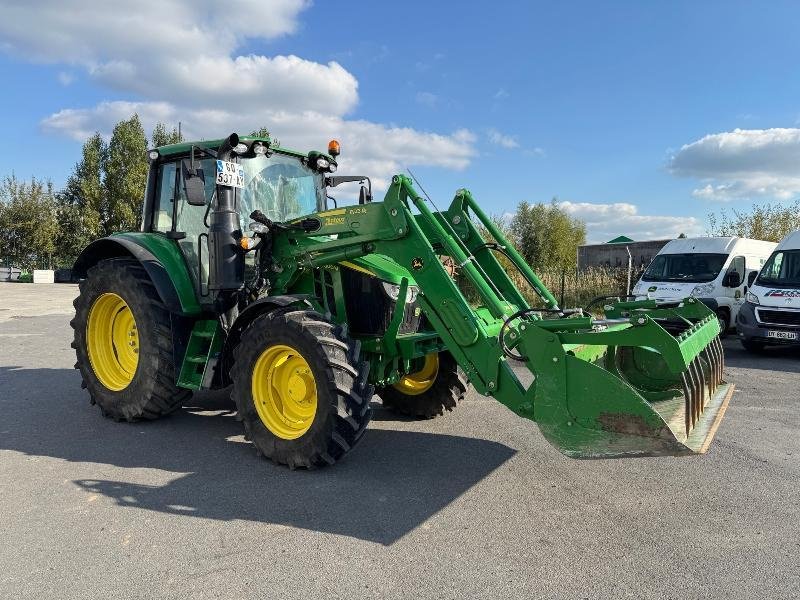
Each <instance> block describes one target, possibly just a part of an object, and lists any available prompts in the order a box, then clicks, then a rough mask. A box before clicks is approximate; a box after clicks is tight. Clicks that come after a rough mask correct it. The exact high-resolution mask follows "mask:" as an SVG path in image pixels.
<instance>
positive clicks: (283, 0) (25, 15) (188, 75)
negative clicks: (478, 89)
mask: <svg viewBox="0 0 800 600" xmlns="http://www.w3.org/2000/svg"><path fill="white" fill-rule="evenodd" d="M310 5H311V2H310V0H229V1H228V2H225V3H221V2H219V1H218V0H140V1H139V2H137V3H135V7H134V5H132V4H131V3H130V2H129V1H128V0H84V1H83V2H80V3H78V4H77V5H75V6H72V7H70V9H69V10H65V9H64V6H63V2H62V1H61V0H31V1H29V2H26V3H19V4H14V5H12V6H5V7H4V9H3V19H2V20H0V49H2V50H4V51H6V52H10V53H13V54H15V55H16V56H18V57H21V58H23V59H26V60H33V61H38V62H45V63H51V64H59V65H62V64H63V65H67V66H69V68H70V70H71V71H73V72H74V71H76V70H81V71H83V72H84V73H85V74H86V75H87V77H88V78H89V79H91V80H94V81H95V82H96V83H98V84H101V85H104V86H107V87H109V88H113V89H114V90H117V91H118V92H121V93H123V94H128V95H129V96H130V97H135V98H137V100H136V101H114V102H101V103H100V104H98V105H96V106H94V107H79V108H65V109H62V110H60V111H58V112H56V113H54V114H52V115H50V116H48V117H46V118H44V119H43V121H42V127H43V129H44V130H45V131H49V132H55V133H59V134H62V135H67V136H70V137H72V138H74V139H78V140H83V139H85V138H86V137H87V136H89V135H91V133H93V132H94V131H100V132H101V133H104V134H106V135H108V134H109V133H110V129H111V127H112V126H113V124H114V123H115V122H116V121H118V120H120V119H123V118H127V117H129V116H130V115H131V114H132V113H133V112H134V111H135V112H138V114H139V116H140V117H141V119H142V121H143V123H144V125H145V128H146V129H147V130H149V129H150V128H151V127H152V125H153V124H155V122H157V121H166V122H168V123H171V124H175V123H177V121H181V122H182V124H183V130H184V131H185V132H186V135H187V136H188V137H190V138H206V139H209V138H212V137H217V136H220V137H221V136H224V135H227V134H228V133H230V132H231V131H239V132H245V133H246V132H249V131H251V130H252V129H255V128H258V127H261V126H266V127H268V128H269V129H270V130H271V131H273V132H274V133H275V134H276V135H277V137H278V138H279V139H281V140H282V141H284V142H285V143H286V145H287V146H290V147H296V148H298V149H311V148H323V147H324V146H325V144H326V143H327V140H328V139H330V138H331V137H336V138H338V139H339V140H340V141H341V142H342V146H343V150H344V154H343V156H342V159H341V164H342V168H343V170H344V169H347V170H354V169H358V170H363V172H364V173H365V174H367V175H370V176H374V177H375V178H376V179H378V180H379V183H380V180H381V179H384V180H385V179H386V178H387V177H388V176H389V175H391V174H392V172H394V171H397V170H399V169H400V168H401V167H402V166H403V165H404V164H411V165H415V164H416V165H420V164H424V165H434V166H440V167H445V168H450V169H462V168H464V167H466V166H467V165H468V164H469V162H470V159H471V157H472V156H473V154H474V150H473V142H474V136H473V135H472V134H471V133H469V132H467V131H463V130H461V131H456V132H454V133H451V134H449V135H443V134H438V133H430V132H421V131H416V130H414V129H410V128H404V127H397V126H388V125H382V124H379V123H372V122H368V121H363V120H357V119H352V118H347V117H348V115H350V114H352V113H353V111H354V109H355V108H356V106H357V104H358V81H357V80H356V78H355V77H354V76H353V75H352V74H351V73H349V72H348V71H347V70H346V69H345V68H344V67H342V66H341V65H340V64H339V63H337V62H335V61H332V62H328V63H326V64H322V63H317V62H313V61H310V60H306V59H304V58H301V57H298V56H294V55H288V56H262V55H256V54H242V53H241V52H240V48H241V47H242V46H243V45H244V44H245V43H246V42H247V41H248V40H250V39H256V38H257V39H261V40H270V39H275V38H278V37H281V36H285V35H289V34H292V33H294V32H295V31H296V30H297V29H298V27H299V17H300V15H301V13H302V12H303V11H304V10H305V9H307V8H308V7H309V6H310ZM42 31H47V32H48V34H47V35H42V34H41V32H42ZM430 96H431V97H428V96H425V97H424V98H421V99H422V100H423V101H435V97H433V95H432V94H431V95H430Z"/></svg>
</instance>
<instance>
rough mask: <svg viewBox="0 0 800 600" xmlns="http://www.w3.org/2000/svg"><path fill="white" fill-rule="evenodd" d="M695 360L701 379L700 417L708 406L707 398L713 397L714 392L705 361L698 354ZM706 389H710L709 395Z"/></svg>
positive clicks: (698, 410) (698, 409)
mask: <svg viewBox="0 0 800 600" xmlns="http://www.w3.org/2000/svg"><path fill="white" fill-rule="evenodd" d="M694 360H695V365H696V369H697V376H698V378H699V379H700V396H699V400H700V401H699V402H698V403H697V418H698V419H700V415H701V414H702V412H703V409H704V408H705V407H706V398H711V393H712V392H711V388H710V387H709V384H708V381H707V380H706V372H705V370H704V369H703V361H702V360H701V359H700V356H698V357H697V358H695V359H694ZM709 375H710V373H709ZM709 381H710V378H709ZM706 390H707V391H708V396H706Z"/></svg>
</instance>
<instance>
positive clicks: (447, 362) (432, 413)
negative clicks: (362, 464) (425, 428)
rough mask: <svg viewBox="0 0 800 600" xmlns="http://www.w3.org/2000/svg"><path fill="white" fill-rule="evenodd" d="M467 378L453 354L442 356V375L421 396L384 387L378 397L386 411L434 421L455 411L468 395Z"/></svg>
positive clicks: (437, 376) (442, 354) (440, 373)
mask: <svg viewBox="0 0 800 600" xmlns="http://www.w3.org/2000/svg"><path fill="white" fill-rule="evenodd" d="M468 385H469V384H468V383H467V380H466V378H465V377H464V375H463V374H462V373H461V370H460V369H459V368H458V363H456V361H455V359H454V358H453V356H452V355H451V354H450V353H449V352H440V353H439V371H438V373H437V375H436V380H435V381H434V383H433V385H432V386H431V387H430V389H428V390H427V391H425V392H423V393H421V394H416V395H412V394H404V393H403V392H401V391H399V390H398V389H397V388H395V387H392V386H387V387H382V388H380V389H379V390H378V395H379V396H380V397H381V399H382V400H383V406H384V408H387V409H389V410H391V411H393V412H396V413H399V414H401V415H405V416H409V417H415V418H418V419H433V418H434V417H437V416H440V415H444V411H445V410H448V411H451V410H453V409H454V408H455V407H456V405H458V403H459V402H460V401H461V399H462V398H464V395H465V394H466V393H467V386H468Z"/></svg>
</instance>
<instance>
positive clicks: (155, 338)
mask: <svg viewBox="0 0 800 600" xmlns="http://www.w3.org/2000/svg"><path fill="white" fill-rule="evenodd" d="M74 305H75V318H74V319H73V320H72V321H71V322H70V325H71V326H72V328H73V329H74V330H75V333H74V341H73V342H72V347H73V348H74V349H75V354H76V355H77V359H78V361H77V362H76V363H75V368H76V369H79V370H80V372H81V377H82V378H83V387H85V388H87V389H88V391H89V394H90V395H91V401H92V404H97V405H99V406H100V410H101V411H102V413H103V415H104V416H106V417H109V418H111V419H114V420H115V421H121V420H126V421H136V420H139V419H156V418H158V417H160V416H162V415H165V414H167V413H170V412H172V411H174V410H175V409H176V408H179V407H180V406H181V404H182V403H183V401H184V400H186V399H188V398H189V396H191V392H190V391H189V390H185V389H181V388H179V387H177V386H176V385H175V379H176V377H175V364H174V359H173V357H172V328H171V325H170V318H169V312H168V311H167V309H166V307H165V306H164V304H163V303H162V302H161V299H160V298H159V296H158V294H157V293H156V290H155V287H154V286H153V283H152V282H151V281H150V279H149V277H148V276H147V273H146V272H145V270H144V268H143V267H142V266H141V265H140V264H139V263H138V262H137V261H135V260H132V259H124V258H114V259H109V260H102V261H100V262H99V263H97V265H96V266H94V267H92V268H91V269H89V272H88V274H87V277H86V279H84V280H83V281H81V283H80V294H79V295H78V297H77V298H76V299H75V302H74Z"/></svg>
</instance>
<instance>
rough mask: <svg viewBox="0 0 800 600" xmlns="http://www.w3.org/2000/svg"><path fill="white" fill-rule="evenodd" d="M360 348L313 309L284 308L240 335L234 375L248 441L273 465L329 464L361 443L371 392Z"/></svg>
mask: <svg viewBox="0 0 800 600" xmlns="http://www.w3.org/2000/svg"><path fill="white" fill-rule="evenodd" d="M359 351H360V346H359V345H358V344H357V343H354V342H353V341H352V340H350V339H349V338H348V337H347V335H346V333H345V331H344V329H343V328H342V327H341V326H337V325H335V324H333V323H330V322H329V321H327V320H326V319H325V317H323V316H322V315H321V314H319V313H317V312H314V311H310V310H289V311H286V310H279V311H276V312H274V313H268V314H266V315H263V316H261V317H258V318H257V319H255V320H254V321H253V322H252V323H251V324H250V325H249V326H248V327H247V329H245V331H244V332H243V333H242V337H241V340H240V342H239V344H238V346H237V347H236V349H235V351H234V354H235V360H234V364H233V368H232V370H231V376H232V379H233V393H232V396H233V400H234V401H235V402H236V407H237V409H238V412H239V418H240V419H241V420H242V423H243V424H244V429H245V436H246V437H247V438H248V439H249V440H250V441H251V442H252V443H253V445H254V446H255V447H256V450H257V452H258V453H259V454H262V455H264V456H266V457H267V458H269V459H271V460H272V461H273V462H275V463H277V464H282V465H288V466H289V467H290V468H292V469H294V468H296V467H306V468H314V467H319V466H324V465H332V464H333V463H335V462H336V461H337V460H339V459H341V458H342V457H343V456H344V455H345V454H346V453H347V452H349V451H350V450H351V449H352V448H353V447H354V446H355V445H356V444H357V443H358V442H359V441H360V439H361V437H362V435H363V434H364V430H365V429H366V427H367V424H368V423H369V420H370V417H371V414H372V413H371V409H370V406H369V402H370V399H371V398H372V394H373V391H374V388H373V387H372V386H371V385H369V384H368V383H367V375H368V372H369V365H368V364H367V363H366V362H364V361H361V360H359Z"/></svg>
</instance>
